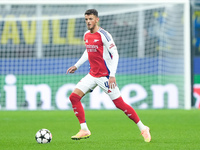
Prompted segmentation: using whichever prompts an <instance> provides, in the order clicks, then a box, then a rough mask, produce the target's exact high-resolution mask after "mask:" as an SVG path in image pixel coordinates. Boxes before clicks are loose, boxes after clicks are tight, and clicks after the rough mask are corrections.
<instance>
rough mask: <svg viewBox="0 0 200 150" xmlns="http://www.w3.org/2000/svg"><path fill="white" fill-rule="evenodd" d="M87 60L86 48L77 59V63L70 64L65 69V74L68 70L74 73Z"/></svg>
mask: <svg viewBox="0 0 200 150" xmlns="http://www.w3.org/2000/svg"><path fill="white" fill-rule="evenodd" d="M87 60H88V54H87V50H85V51H84V53H83V55H82V56H81V58H80V59H79V60H78V61H77V63H76V64H75V65H74V66H71V67H69V68H68V69H67V72H66V74H68V72H69V73H74V72H75V71H76V70H77V69H78V68H79V67H80V66H81V65H82V64H83V63H84V62H86V61H87Z"/></svg>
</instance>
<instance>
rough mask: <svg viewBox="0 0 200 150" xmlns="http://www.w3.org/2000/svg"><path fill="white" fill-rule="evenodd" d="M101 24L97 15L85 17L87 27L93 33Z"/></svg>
mask: <svg viewBox="0 0 200 150" xmlns="http://www.w3.org/2000/svg"><path fill="white" fill-rule="evenodd" d="M98 22H99V18H98V17H96V16H95V15H93V14H92V15H85V23H86V25H87V28H88V30H90V31H93V30H94V29H95V27H96V26H97V23H98Z"/></svg>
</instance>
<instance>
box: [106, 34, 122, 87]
mask: <svg viewBox="0 0 200 150" xmlns="http://www.w3.org/2000/svg"><path fill="white" fill-rule="evenodd" d="M107 34H108V36H109V39H106V40H104V45H105V46H106V48H107V50H108V51H109V53H110V54H111V55H112V60H111V64H110V68H109V69H110V77H109V80H108V82H109V83H108V85H109V88H115V86H116V85H117V84H116V79H115V74H116V71H117V66H118V61H119V54H118V51H117V47H116V45H115V42H114V40H113V38H112V36H111V35H110V34H109V33H107Z"/></svg>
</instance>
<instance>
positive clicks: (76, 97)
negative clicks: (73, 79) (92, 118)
mask: <svg viewBox="0 0 200 150" xmlns="http://www.w3.org/2000/svg"><path fill="white" fill-rule="evenodd" d="M69 100H70V101H71V103H72V104H73V103H77V102H79V101H80V100H81V97H80V96H79V95H77V94H75V93H71V94H70V96H69Z"/></svg>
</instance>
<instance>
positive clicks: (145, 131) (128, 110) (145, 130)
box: [111, 96, 151, 142]
mask: <svg viewBox="0 0 200 150" xmlns="http://www.w3.org/2000/svg"><path fill="white" fill-rule="evenodd" d="M111 97H112V96H111ZM113 103H114V104H115V106H116V107H117V108H119V109H121V110H122V111H123V112H124V113H125V114H126V115H127V116H128V117H129V118H130V119H131V120H133V121H134V122H135V123H136V124H137V126H138V128H139V129H140V131H141V134H142V136H143V137H144V141H145V142H150V141H151V135H150V129H149V127H147V126H145V125H144V124H143V123H142V121H141V120H140V118H139V117H138V114H137V113H136V111H135V110H134V109H133V108H132V107H131V106H130V105H128V104H127V103H125V102H124V100H123V99H122V97H121V96H120V97H118V98H116V99H113Z"/></svg>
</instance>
